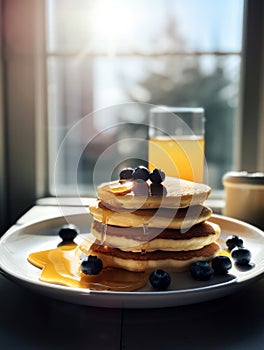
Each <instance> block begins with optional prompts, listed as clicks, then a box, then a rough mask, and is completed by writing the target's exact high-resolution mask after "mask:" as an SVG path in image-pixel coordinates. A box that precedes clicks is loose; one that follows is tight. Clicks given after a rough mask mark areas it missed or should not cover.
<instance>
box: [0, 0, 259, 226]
mask: <svg viewBox="0 0 264 350" xmlns="http://www.w3.org/2000/svg"><path fill="white" fill-rule="evenodd" d="M107 3H110V1H107ZM111 3H113V4H114V3H115V4H117V3H118V2H117V1H116V2H111ZM243 3H245V6H243ZM103 4H104V2H102V1H89V0H85V1H84V0H83V1H81V0H78V6H77V5H76V1H70V0H64V1H58V0H57V1H55V0H46V1H35V0H23V2H22V1H20V0H12V1H9V0H3V1H2V2H1V5H2V6H1V7H0V11H1V24H2V26H1V27H2V30H3V35H2V37H1V39H2V45H1V46H2V50H1V58H2V62H1V63H2V66H3V70H2V72H3V74H1V85H2V86H3V91H2V93H1V100H3V105H2V106H1V107H2V108H1V109H3V113H2V114H1V115H0V133H1V141H0V169H1V178H0V190H1V191H0V203H1V206H0V222H1V229H2V232H3V229H4V228H7V227H8V226H10V225H11V224H12V223H13V222H15V221H16V220H17V219H18V218H19V217H20V216H21V214H23V213H24V212H25V211H26V210H27V209H28V208H30V207H31V206H32V205H34V203H35V201H36V199H37V198H41V197H46V196H50V195H54V194H55V193H58V192H59V194H61V195H68V194H71V195H74V194H75V193H74V191H73V186H72V185H73V182H72V178H71V177H70V176H68V177H67V176H65V175H64V174H71V173H70V171H71V169H72V164H71V159H75V158H76V154H78V152H79V153H80V150H81V158H80V159H79V160H78V165H77V167H78V178H77V180H78V183H79V184H80V186H79V189H80V192H81V193H83V194H84V195H85V194H88V195H89V194H90V193H94V192H92V191H94V188H92V189H91V192H90V189H89V184H90V183H91V179H92V174H91V172H89V170H90V169H92V168H93V164H97V162H96V160H97V158H98V154H99V155H100V154H101V153H102V150H103V149H104V147H107V145H111V144H112V143H113V141H112V140H113V137H114V136H115V137H116V135H117V136H119V137H121V136H122V135H124V133H128V135H131V134H133V135H134V134H135V135H137V133H138V132H139V130H137V126H138V124H140V123H141V122H142V120H144V118H146V113H147V110H145V111H144V108H143V110H142V109H137V110H136V113H135V111H134V110H133V109H131V108H128V109H126V111H124V110H123V109H122V108H121V109H120V111H118V110H116V108H117V107H118V106H126V104H127V103H129V102H130V101H139V102H140V103H141V104H142V103H144V104H143V105H146V104H149V103H153V104H159V103H163V104H170V105H176V104H186V105H187V104H188V105H197V104H198V103H199V104H200V105H203V106H204V107H205V108H206V110H207V111H206V117H207V138H208V141H207V153H208V154H207V162H208V163H210V164H209V168H210V174H209V180H210V183H211V184H212V186H213V187H214V188H216V189H217V188H221V182H220V178H221V174H222V173H223V172H224V171H225V169H227V168H228V169H229V168H234V169H237V170H241V169H243V170H244V169H245V170H248V171H256V170H257V171H263V170H264V168H263V167H264V163H263V159H264V149H263V140H264V137H263V135H264V129H263V128H264V123H263V110H264V105H263V101H264V95H263V92H264V84H263V77H264V74H263V67H264V47H263V43H264V38H263V33H264V31H263V25H264V24H263V23H264V20H263V19H264V3H263V1H262V0H255V1H245V2H244V1H236V0H229V1H213V2H212V1H202V0H200V1H199V2H198V1H190V0H186V1H184V2H182V1H176V0H175V1H169V0H163V1H161V0H160V1H159V0H157V1H155V2H154V1H150V0H149V1H147V0H144V1H143V0H142V1H140V2H139V1H128V0H124V1H122V4H125V7H124V6H123V5H122V6H123V7H121V8H122V11H123V15H122V16H121V18H123V19H124V18H127V17H126V16H127V12H128V11H127V10H128V9H129V13H130V14H132V12H133V11H134V12H135V16H136V15H137V14H139V15H138V16H139V17H138V18H137V22H136V23H137V27H136V31H135V32H134V34H133V23H134V22H135V16H134V15H133V16H134V17H133V18H134V19H133V21H132V22H130V20H129V19H127V21H125V22H126V24H127V29H129V31H130V32H129V33H130V34H128V33H127V32H125V31H123V32H122V33H121V38H120V37H119V39H118V36H119V34H120V33H119V32H118V31H117V30H116V27H115V26H114V25H113V23H114V24H115V21H114V20H113V18H114V17H111V16H110V15H111V11H112V10H116V8H115V7H113V9H111V8H108V14H109V18H105V17H103V20H104V22H103V23H105V24H107V23H108V25H109V24H110V26H111V25H112V26H113V28H112V29H111V31H109V32H107V31H106V32H104V33H101V34H100V35H102V34H103V35H105V36H109V37H110V38H111V41H110V43H111V45H110V44H109V45H107V46H104V45H103V43H104V40H103V37H102V36H101V37H99V38H98V36H95V34H96V33H97V32H98V21H99V19H98V18H99V17H100V16H101V15H102V13H103V10H104V7H103ZM197 4H198V5H197ZM198 6H199V7H198ZM244 7H245V10H244ZM132 9H133V11H132ZM143 10H144V11H143ZM120 11H121V10H120ZM89 16H90V17H89ZM92 17H93V18H92ZM106 17H107V16H106ZM128 17H129V16H128ZM111 18H112V19H111ZM131 18H132V17H131ZM165 18H166V21H165V20H164V19H165ZM243 22H244V23H243ZM99 23H100V25H101V24H102V22H100V21H99ZM139 23H140V25H139ZM117 24H118V25H119V26H121V25H124V23H122V21H121V23H120V22H117ZM242 26H243V27H244V34H243V35H242ZM122 28H123V27H122ZM242 37H243V44H242ZM95 38H97V39H96V40H94V39H95ZM128 38H129V40H128ZM134 38H136V39H134ZM117 39H118V40H117ZM199 79H200V83H199ZM213 83H215V90H214V89H213V88H212V86H213V85H212V84H213ZM210 86H211V87H210ZM205 88H206V89H205ZM204 90H205V91H206V93H204V94H205V95H204V96H203V95H202V94H203V92H204ZM161 91H162V94H161ZM175 92H177V94H175ZM186 92H187V93H186ZM214 92H216V93H215V94H214ZM198 97H199V100H198ZM213 97H215V99H214V98H213ZM159 98H160V99H159ZM165 98H166V100H165ZM215 102H217V103H215ZM132 104H133V102H132ZM217 106H218V107H217ZM109 107H112V114H113V116H111V117H112V118H117V116H118V118H121V117H122V118H124V116H125V120H124V122H125V123H124V124H123V125H124V126H126V127H125V128H124V130H123V131H122V133H118V131H117V130H116V129H114V127H113V128H112V129H111V128H110V129H109V130H108V133H107V132H106V130H105V133H106V134H107V135H106V136H107V137H105V138H104V139H103V140H102V138H101V137H99V135H98V130H99V131H102V130H103V129H104V128H105V127H106V126H107V125H109V124H111V125H114V121H115V120H116V119H111V118H110V114H109ZM225 108H226V111H228V113H225ZM110 109H111V108H110ZM92 111H96V113H93V124H89V127H88V128H87V130H82V132H83V135H81V136H82V137H80V134H79V135H78V137H76V138H74V141H75V142H76V140H77V141H78V143H76V144H71V146H70V147H69V148H67V147H66V152H65V157H61V159H60V162H59V164H58V165H59V167H58V168H59V169H61V176H62V177H61V178H60V176H59V177H58V180H59V184H60V186H59V189H57V191H56V190H55V188H54V187H55V186H54V184H53V180H52V179H53V171H54V162H55V160H56V155H57V154H58V151H59V150H60V149H61V148H60V146H61V142H62V140H63V139H64V137H65V135H68V136H71V135H70V134H69V133H68V134H67V131H69V130H71V129H72V127H73V126H74V125H78V121H80V120H82V119H83V117H84V116H85V115H87V114H88V115H89V113H91V112H92ZM220 111H221V113H222V114H220V115H224V118H222V119H221V118H218V119H217V118H216V116H217V115H219V114H218V113H220ZM110 112H111V110H110ZM124 112H125V113H124ZM227 115H228V117H227ZM46 116H48V117H47V119H46ZM98 116H99V117H98ZM135 117H136V119H135ZM122 120H123V119H122ZM216 120H217V123H216V124H215V123H214V122H215V121H216ZM220 121H221V122H223V125H219V124H218V123H219V122H220ZM105 122H106V123H108V124H107V125H105V124H104V123H105ZM102 123H103V124H102ZM118 123H119V119H118ZM118 123H117V124H118ZM129 126H130V127H129ZM92 127H94V128H95V131H96V133H95V135H97V137H96V138H95V139H93V142H92V143H91V144H90V147H89V149H88V148H84V149H83V147H84V145H85V144H86V143H87V135H89V136H88V138H92V135H93V129H92ZM220 128H221V130H222V128H224V130H225V139H222V135H221V132H220ZM141 130H142V129H141ZM89 132H90V133H91V134H88V133H89ZM140 132H141V131H140ZM113 135H114V136H113ZM215 135H217V137H218V138H215V137H214V136H215ZM220 135H221V136H220ZM229 136H230V138H229ZM140 137H141V138H143V136H142V134H140ZM210 138H211V139H210ZM106 141H107V142H108V143H107V142H106ZM226 141H228V142H226ZM209 145H210V147H209ZM121 150H123V152H128V153H129V147H126V148H124V147H123V148H122V149H121ZM139 150H140V151H141V152H144V149H143V147H142V148H141V147H139ZM119 151H120V149H119ZM98 152H99V153H98ZM100 152H101V153H100ZM210 153H211V155H210ZM70 154H73V156H72V157H70ZM213 154H220V155H221V156H223V155H224V159H220V158H217V157H216V158H215V157H214V156H213ZM67 155H69V157H68V156H67ZM117 155H118V156H117ZM115 156H116V158H118V157H119V153H116V154H115ZM142 156H143V153H142ZM120 159H121V158H120ZM103 175H105V174H103Z"/></svg>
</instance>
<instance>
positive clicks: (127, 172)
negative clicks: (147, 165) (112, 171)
mask: <svg viewBox="0 0 264 350" xmlns="http://www.w3.org/2000/svg"><path fill="white" fill-rule="evenodd" d="M133 172H134V169H133V168H124V169H122V170H121V171H120V174H119V179H120V180H130V179H133Z"/></svg>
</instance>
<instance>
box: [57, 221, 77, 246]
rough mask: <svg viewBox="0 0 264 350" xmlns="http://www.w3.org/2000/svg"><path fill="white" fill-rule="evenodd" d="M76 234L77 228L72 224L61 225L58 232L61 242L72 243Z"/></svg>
mask: <svg viewBox="0 0 264 350" xmlns="http://www.w3.org/2000/svg"><path fill="white" fill-rule="evenodd" d="M78 233H79V229H78V227H77V226H75V225H72V224H69V225H63V226H62V227H61V228H60V230H59V236H60V238H61V239H62V240H63V242H72V241H73V240H74V238H75V237H76V236H77V235H78Z"/></svg>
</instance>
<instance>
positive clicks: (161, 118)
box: [148, 106, 205, 182]
mask: <svg viewBox="0 0 264 350" xmlns="http://www.w3.org/2000/svg"><path fill="white" fill-rule="evenodd" d="M204 124H205V118H204V109H203V108H201V107H196V108H194V107H166V106H157V107H153V108H151V110H150V120H149V141H148V163H149V170H153V169H155V168H161V169H163V170H164V171H165V172H166V175H167V176H172V177H178V178H182V179H186V180H190V181H194V182H203V180H204Z"/></svg>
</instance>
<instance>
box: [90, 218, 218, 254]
mask: <svg viewBox="0 0 264 350" xmlns="http://www.w3.org/2000/svg"><path fill="white" fill-rule="evenodd" d="M91 233H92V234H93V236H94V237H95V238H96V239H97V241H98V242H102V241H103V242H102V243H103V244H104V245H107V246H108V247H114V248H119V249H121V250H124V251H132V252H141V251H146V252H150V251H155V250H164V251H181V250H182V251H187V250H195V249H200V248H202V247H203V246H205V245H209V244H210V243H212V242H214V241H216V240H217V239H218V238H219V236H220V233H221V230H220V227H219V226H218V225H217V224H214V223H212V222H209V221H207V222H204V223H201V224H198V225H195V226H193V227H192V228H190V229H189V230H188V231H186V232H183V233H182V232H181V231H180V230H175V229H165V230H163V229H159V228H151V227H150V228H146V227H145V226H142V227H118V226H111V225H103V224H102V223H100V222H98V221H93V223H92V225H91Z"/></svg>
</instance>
